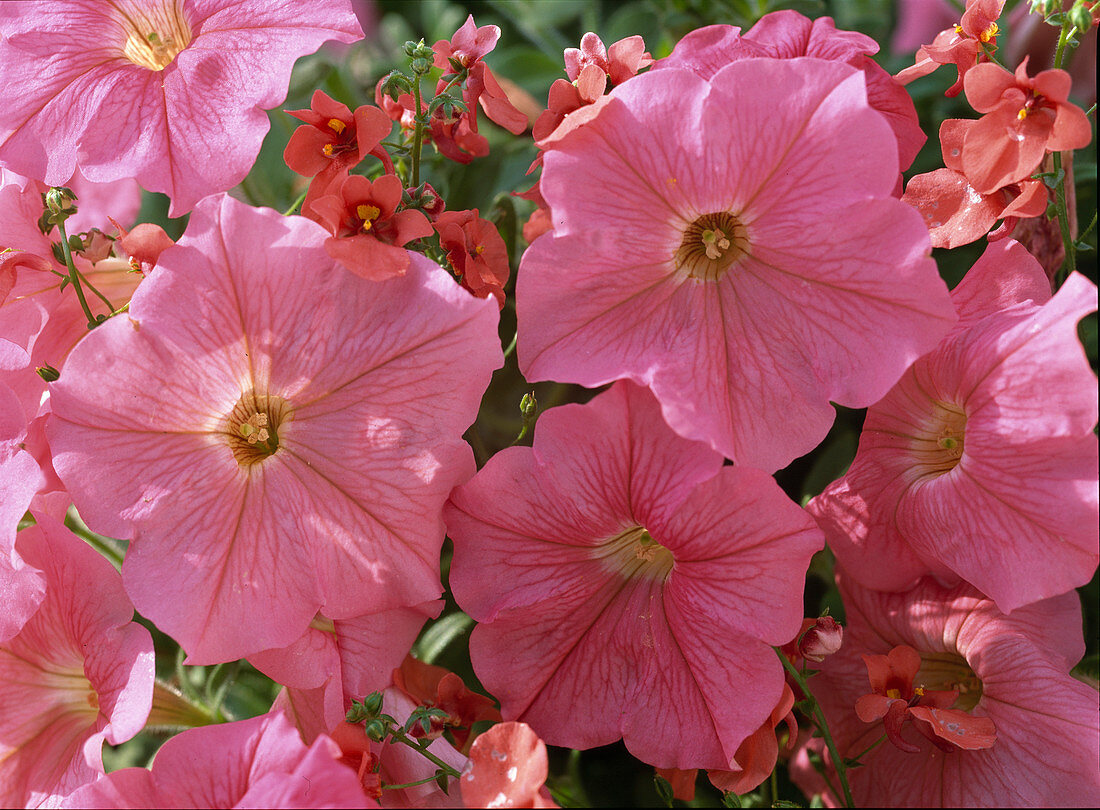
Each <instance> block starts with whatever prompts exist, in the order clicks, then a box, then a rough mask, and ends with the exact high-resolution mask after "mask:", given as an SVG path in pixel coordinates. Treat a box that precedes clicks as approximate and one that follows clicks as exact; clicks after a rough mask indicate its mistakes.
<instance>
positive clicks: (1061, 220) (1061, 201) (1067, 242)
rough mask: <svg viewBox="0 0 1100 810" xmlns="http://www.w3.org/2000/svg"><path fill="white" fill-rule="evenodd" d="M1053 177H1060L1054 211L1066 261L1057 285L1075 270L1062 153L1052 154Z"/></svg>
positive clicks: (1074, 252)
mask: <svg viewBox="0 0 1100 810" xmlns="http://www.w3.org/2000/svg"><path fill="white" fill-rule="evenodd" d="M1054 175H1055V177H1057V176H1058V175H1062V179H1061V180H1059V181H1058V187H1057V188H1056V189H1055V190H1054V210H1055V212H1056V214H1057V217H1058V230H1059V231H1060V232H1061V234H1062V246H1063V247H1064V248H1065V251H1066V259H1065V262H1064V263H1063V264H1062V267H1061V269H1060V270H1059V271H1058V274H1057V279H1058V280H1059V283H1060V281H1061V280H1062V279H1065V278H1067V277H1068V276H1069V275H1070V274H1071V273H1072V272H1073V271H1074V270H1076V269H1077V244H1076V243H1075V242H1074V241H1073V236H1072V235H1071V234H1070V232H1069V207H1068V206H1067V205H1066V178H1065V175H1064V174H1063V173H1062V153H1061V152H1055V153H1054Z"/></svg>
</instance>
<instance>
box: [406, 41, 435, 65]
mask: <svg viewBox="0 0 1100 810" xmlns="http://www.w3.org/2000/svg"><path fill="white" fill-rule="evenodd" d="M409 56H412V57H414V58H416V59H427V60H428V61H430V62H434V61H435V51H434V50H433V49H432V46H431V45H425V44H424V40H420V44H419V45H417V46H416V48H415V49H414V50H413V52H412V53H411V54H409Z"/></svg>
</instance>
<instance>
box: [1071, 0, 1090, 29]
mask: <svg viewBox="0 0 1100 810" xmlns="http://www.w3.org/2000/svg"><path fill="white" fill-rule="evenodd" d="M1069 21H1070V22H1071V23H1073V26H1074V27H1075V28H1076V29H1077V33H1078V34H1083V33H1085V32H1086V31H1088V30H1089V28H1090V27H1091V26H1092V14H1091V13H1090V12H1089V10H1088V9H1087V8H1086V7H1085V4H1084V3H1082V2H1080V0H1078V2H1077V3H1075V4H1074V6H1073V8H1071V9H1070V10H1069Z"/></svg>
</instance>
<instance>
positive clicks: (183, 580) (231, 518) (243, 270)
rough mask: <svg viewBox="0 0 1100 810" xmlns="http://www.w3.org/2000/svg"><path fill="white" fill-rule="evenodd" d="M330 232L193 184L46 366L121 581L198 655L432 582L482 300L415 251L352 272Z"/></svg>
mask: <svg viewBox="0 0 1100 810" xmlns="http://www.w3.org/2000/svg"><path fill="white" fill-rule="evenodd" d="M324 238H325V234H324V231H323V230H322V229H321V228H319V227H318V226H317V225H316V224H314V223H312V222H310V221H309V220H306V219H304V218H301V217H282V216H279V215H278V214H276V213H275V212H273V211H271V210H270V209H253V208H249V207H247V206H245V205H243V204H241V203H238V202H236V201H235V200H233V199H231V198H229V197H224V196H223V197H221V198H211V199H210V200H209V201H205V202H203V203H202V204H200V205H199V207H198V208H196V209H195V212H194V213H193V214H192V218H191V222H190V224H189V226H188V232H187V234H186V235H185V236H184V237H183V239H181V240H180V243H179V244H178V245H176V246H175V247H172V248H169V249H168V250H166V251H164V253H162V254H161V256H160V262H159V265H158V267H157V269H156V270H155V271H154V272H153V274H152V275H151V276H150V278H149V279H148V281H147V282H146V284H144V285H143V286H142V288H141V289H140V290H139V291H138V294H137V296H136V297H135V299H134V301H133V303H132V305H131V307H130V311H129V317H128V318H126V317H118V318H113V319H111V320H110V321H108V322H107V323H105V324H104V325H102V326H100V327H99V328H98V329H96V330H95V331H94V332H92V333H91V334H90V335H89V336H88V337H87V338H85V340H84V341H83V342H82V343H81V344H80V345H79V346H78V347H77V348H76V350H75V351H74V352H73V354H72V355H70V357H69V359H68V361H67V362H66V364H65V367H64V369H63V370H62V375H61V379H60V381H59V382H58V383H56V384H54V386H53V387H52V391H51V399H52V402H53V410H54V413H53V416H52V418H51V421H50V424H49V426H48V428H49V436H50V443H51V446H52V448H53V450H54V466H55V468H56V469H57V472H58V474H59V475H60V476H61V478H62V480H63V481H64V482H65V484H66V486H67V488H68V489H69V491H70V492H71V493H72V496H73V501H74V503H75V504H76V506H77V508H78V509H79V510H80V513H81V516H82V517H83V518H84V519H85V520H86V521H87V523H88V525H89V526H91V527H92V528H93V529H94V530H96V531H98V532H100V533H102V534H106V535H108V536H112V537H120V538H127V539H130V540H131V541H132V542H131V544H130V548H129V551H128V553H127V555H126V561H125V563H124V565H123V579H124V581H125V582H126V587H127V591H128V592H129V593H130V595H131V598H133V600H134V602H135V604H136V605H137V606H138V609H139V610H140V611H141V613H142V615H144V616H147V617H149V618H150V619H152V620H153V621H155V622H156V623H157V625H158V626H159V627H161V628H162V629H163V630H165V631H166V632H168V633H170V634H171V635H172V636H173V637H174V638H175V639H177V640H178V641H179V642H180V643H181V644H182V645H183V647H184V648H185V649H186V650H187V651H188V653H189V654H190V656H191V660H192V661H194V662H196V663H214V662H218V661H228V660H235V659H237V658H240V657H243V656H247V655H251V654H253V653H256V652H259V651H261V650H268V649H273V648H279V647H285V646H287V645H289V644H291V643H293V642H295V641H296V640H297V639H298V638H299V637H300V636H301V635H302V633H303V632H304V631H305V630H306V628H307V627H308V626H309V624H310V622H311V621H312V620H313V619H314V618H315V617H316V615H317V613H318V612H319V611H322V610H323V612H324V615H325V616H327V617H329V618H331V619H333V620H341V619H346V618H351V617H356V616H361V615H363V614H365V613H378V612H381V611H383V610H388V609H391V608H396V607H402V606H407V605H416V604H419V603H421V602H424V601H427V600H430V599H435V598H436V597H437V596H438V595H439V593H440V584H439V569H438V565H439V548H440V545H441V544H442V541H443V524H442V518H441V514H440V512H441V507H442V504H443V502H444V500H445V499H446V497H447V494H448V493H449V492H450V490H451V488H452V487H453V486H454V485H455V484H456V483H458V482H460V481H463V480H465V479H466V478H467V477H468V476H469V475H471V474H472V473H473V469H474V467H473V456H472V453H471V451H470V448H469V446H468V445H466V444H465V443H464V442H463V441H462V440H461V438H460V437H461V435H462V433H463V431H464V430H465V429H466V427H467V426H468V425H469V424H470V423H471V422H472V421H473V418H474V414H475V413H476V412H477V408H478V404H479V402H480V399H481V395H482V393H483V392H484V390H485V388H486V386H487V385H488V382H489V377H490V374H491V371H492V369H493V368H496V367H499V366H500V365H501V361H502V357H501V350H500V343H499V341H498V338H497V335H496V321H497V308H496V306H495V304H493V303H491V302H486V301H480V300H478V299H475V298H472V297H471V296H470V295H469V294H468V293H466V292H465V291H464V290H461V289H460V288H459V287H458V286H457V285H456V284H455V283H454V282H453V281H452V280H451V279H450V277H449V276H448V275H447V274H446V273H445V272H444V271H443V270H441V269H440V268H439V267H438V266H436V265H434V264H432V263H431V262H429V261H428V260H427V259H424V258H423V257H421V256H417V255H414V256H412V257H411V260H410V264H409V269H408V272H407V273H406V275H404V276H401V277H399V278H395V279H391V280H389V281H387V282H367V281H364V280H363V279H360V278H358V277H356V276H354V275H352V274H350V273H345V272H343V271H342V270H340V269H339V268H338V267H337V265H336V264H335V263H334V262H333V261H332V260H331V259H330V258H329V257H328V256H327V254H326V253H325V250H324V247H323V243H324ZM195 605H202V606H203V610H201V611H196V610H195V609H194V606H195Z"/></svg>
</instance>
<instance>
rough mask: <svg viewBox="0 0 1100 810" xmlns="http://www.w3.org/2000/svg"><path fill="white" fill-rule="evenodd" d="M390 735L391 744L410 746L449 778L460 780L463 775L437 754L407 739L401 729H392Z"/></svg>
mask: <svg viewBox="0 0 1100 810" xmlns="http://www.w3.org/2000/svg"><path fill="white" fill-rule="evenodd" d="M389 733H390V741H391V742H399V743H401V744H402V745H404V746H408V747H409V748H411V749H412V750H414V751H417V752H419V753H420V755H421V756H423V757H424V758H425V759H426V760H428V761H429V762H431V763H432V764H433V765H438V766H439V768H440V769H441V770H442V771H443V772H444V773H445V774H447V775H448V776H452V777H454V778H455V779H458V777H460V776H461V775H462V774H460V773H459V772H458V771H456V770H455V769H454V768H452V767H451V766H450V765H448V764H447V763H446V762H444V761H443V760H441V759H440V758H439V757H437V756H436V755H435V754H433V753H432V752H431V751H429V750H428V749H427V748H421V747H420V746H419V745H417V744H416V743H414V742H413V741H412V740H410V739H409V738H408V737H406V736H405V733H404V732H403V731H401V730H400V729H396V728H393V727H391V728H390V729H389Z"/></svg>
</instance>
